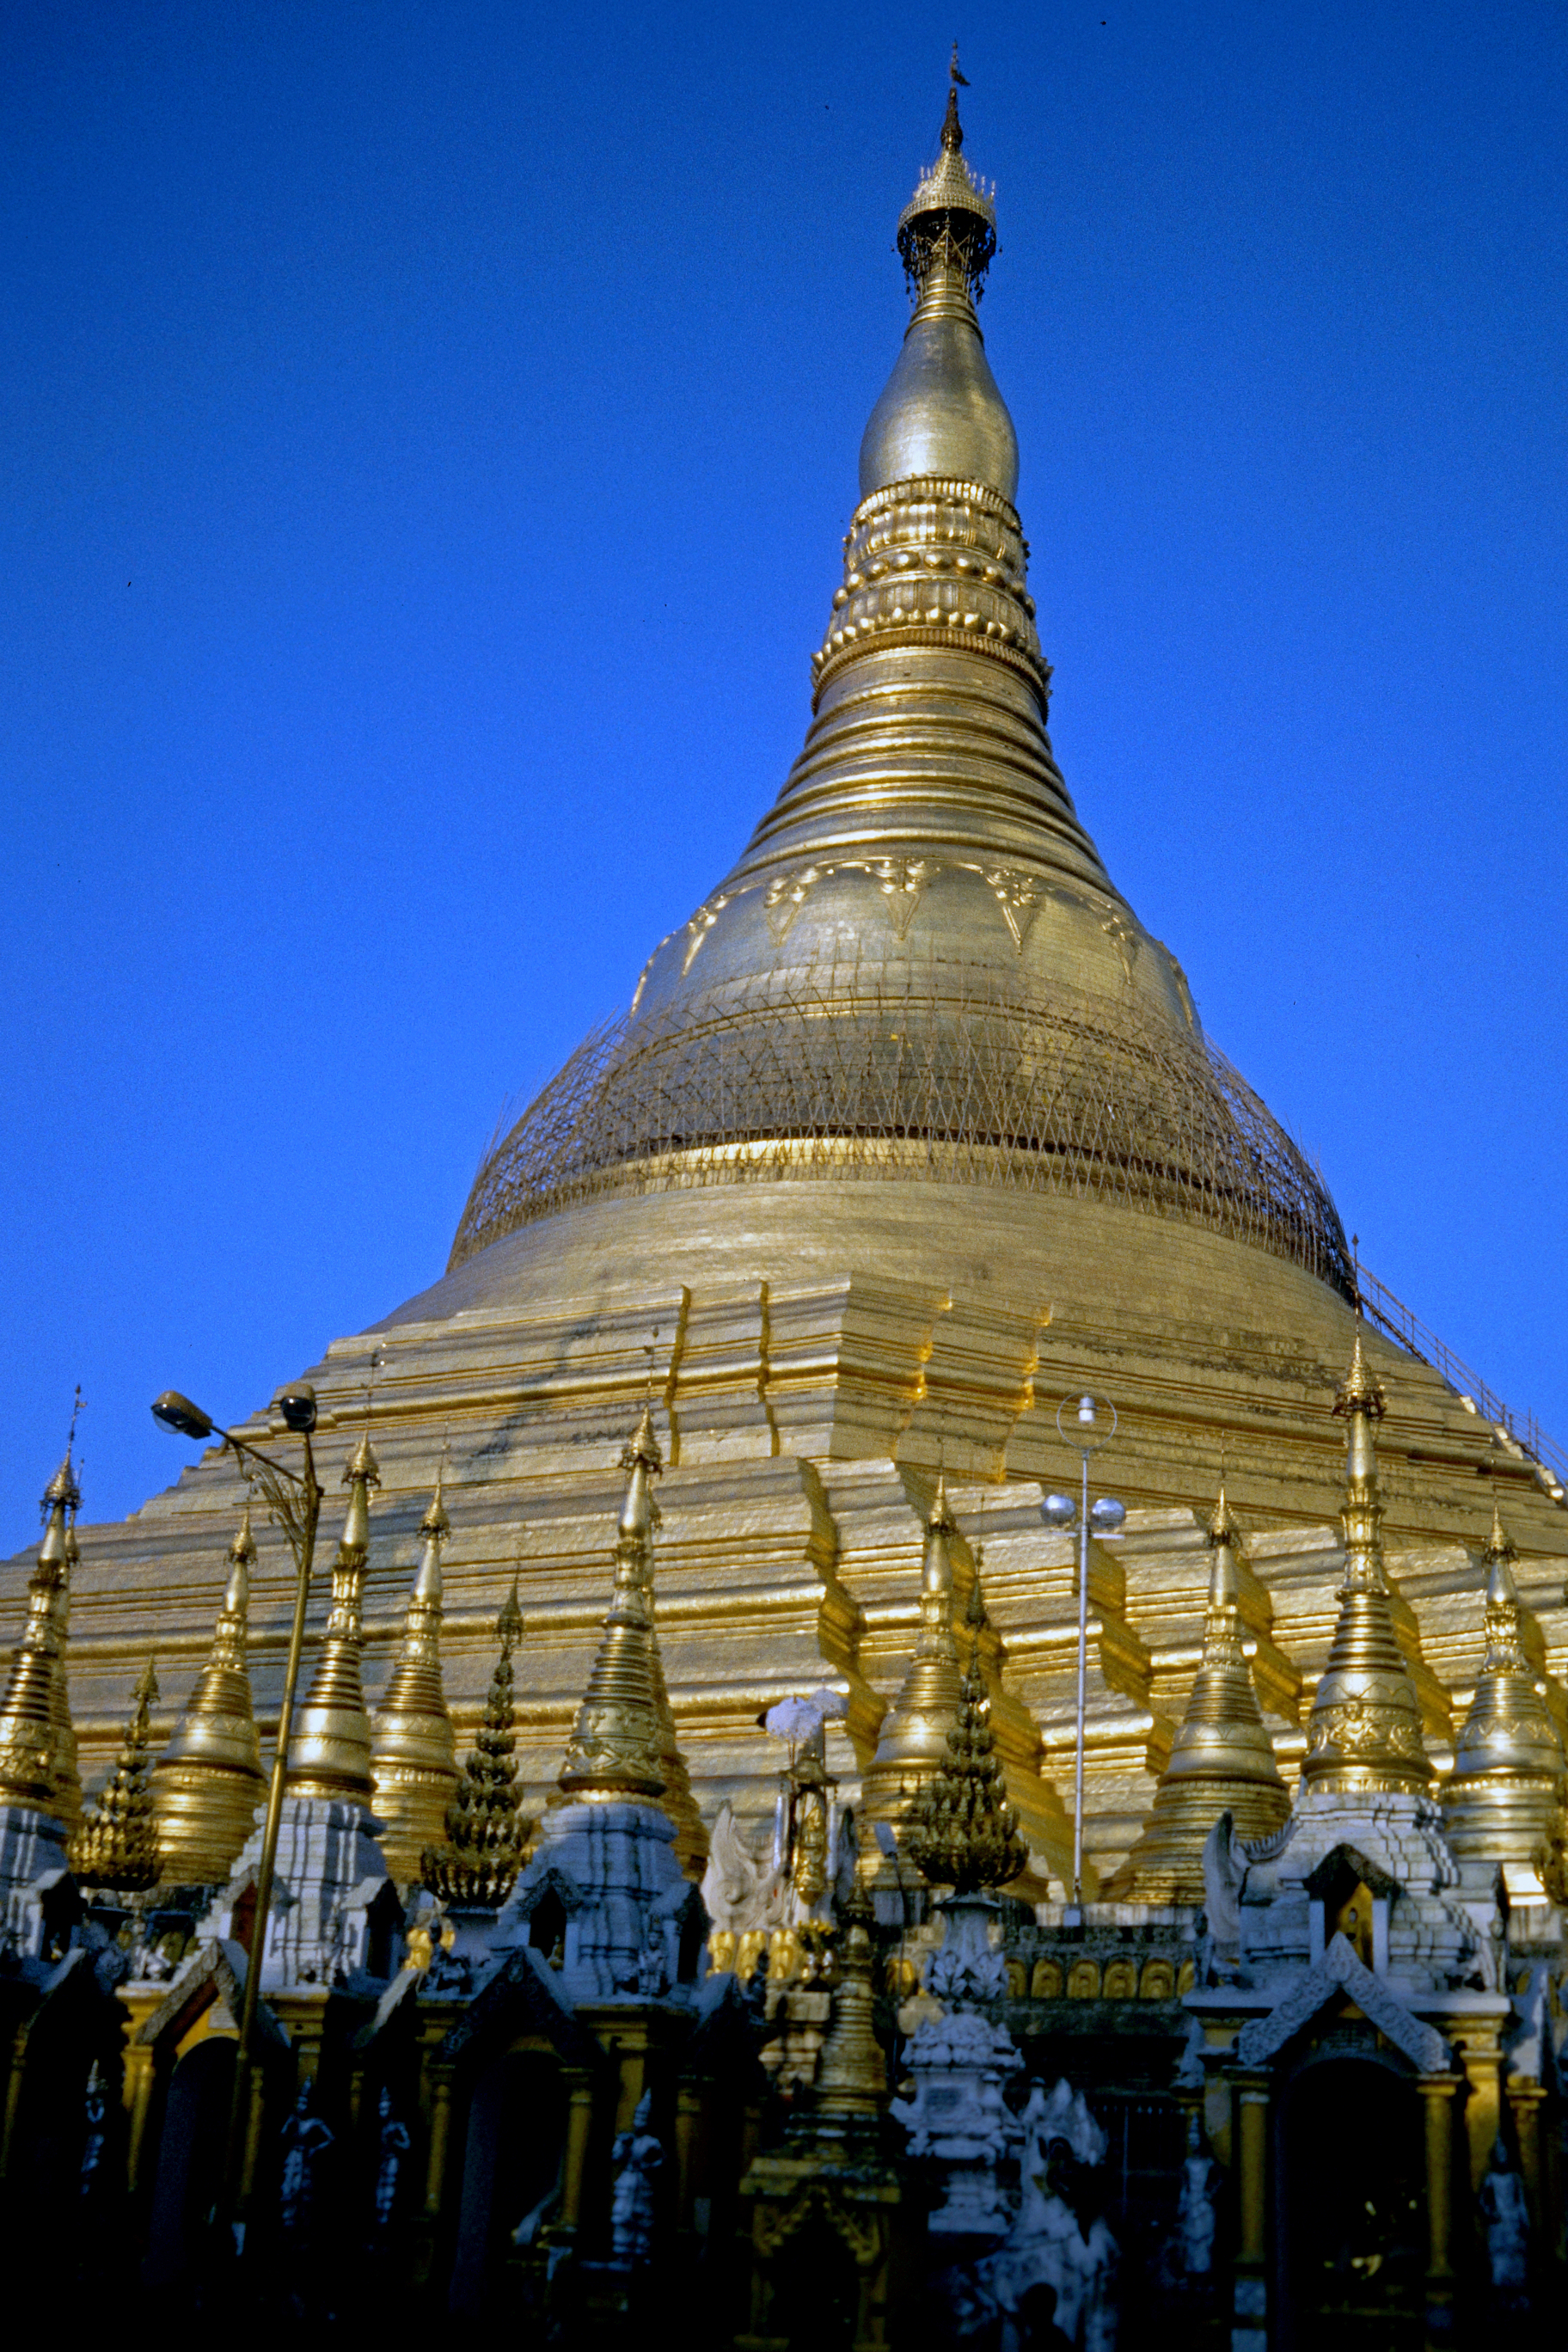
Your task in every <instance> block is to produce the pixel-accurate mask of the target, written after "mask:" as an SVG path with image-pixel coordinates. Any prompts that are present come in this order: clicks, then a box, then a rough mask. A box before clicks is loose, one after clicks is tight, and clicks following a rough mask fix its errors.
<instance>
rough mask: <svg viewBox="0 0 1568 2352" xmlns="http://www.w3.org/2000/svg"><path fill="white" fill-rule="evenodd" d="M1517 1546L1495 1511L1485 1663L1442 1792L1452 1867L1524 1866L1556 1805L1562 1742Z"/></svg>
mask: <svg viewBox="0 0 1568 2352" xmlns="http://www.w3.org/2000/svg"><path fill="white" fill-rule="evenodd" d="M1518 1558H1519V1549H1518V1547H1517V1545H1515V1544H1513V1543H1512V1542H1510V1539H1509V1537H1508V1534H1507V1532H1506V1531H1505V1529H1504V1527H1503V1523H1502V1515H1501V1513H1500V1510H1499V1509H1498V1508H1497V1507H1496V1506H1495V1505H1494V1506H1493V1509H1492V1526H1491V1534H1490V1536H1489V1538H1488V1541H1487V1548H1486V1554H1485V1564H1486V1571H1487V1588H1486V1616H1485V1629H1486V1643H1487V1651H1486V1657H1485V1660H1484V1661H1483V1663H1482V1666H1481V1671H1480V1674H1479V1676H1478V1677H1477V1681H1476V1695H1475V1697H1474V1698H1473V1699H1472V1700H1471V1702H1470V1708H1469V1712H1468V1715H1467V1716H1466V1717H1465V1722H1464V1728H1463V1729H1462V1730H1461V1732H1460V1734H1459V1738H1458V1747H1457V1749H1456V1752H1455V1757H1454V1769H1453V1771H1452V1772H1451V1773H1450V1774H1449V1776H1448V1778H1447V1780H1446V1781H1445V1782H1444V1784H1443V1790H1442V1795H1443V1827H1444V1832H1445V1834H1446V1835H1447V1841H1448V1843H1449V1845H1450V1846H1451V1847H1452V1849H1453V1851H1454V1853H1456V1854H1457V1855H1458V1858H1459V1859H1460V1861H1462V1862H1468V1861H1470V1860H1472V1859H1475V1860H1481V1861H1487V1862H1494V1863H1498V1862H1500V1863H1515V1864H1524V1865H1527V1866H1529V1865H1532V1864H1533V1863H1534V1861H1535V1857H1536V1855H1537V1854H1538V1853H1539V1852H1540V1851H1541V1849H1542V1846H1543V1845H1544V1844H1545V1843H1546V1842H1547V1840H1548V1839H1549V1837H1550V1836H1551V1834H1552V1830H1553V1828H1554V1826H1555V1824H1556V1822H1557V1820H1558V1816H1559V1813H1560V1811H1561V1810H1562V1806H1563V1780H1564V1772H1565V1770H1568V1766H1565V1764H1564V1759H1563V1742H1562V1739H1561V1738H1560V1737H1559V1734H1558V1730H1557V1727H1556V1725H1555V1724H1554V1723H1553V1721H1552V1715H1551V1711H1550V1709H1549V1708H1548V1706H1547V1704H1546V1699H1545V1696H1544V1685H1543V1683H1542V1676H1541V1673H1540V1669H1539V1668H1538V1667H1537V1666H1536V1665H1535V1664H1533V1663H1532V1662H1531V1657H1530V1655H1529V1653H1528V1652H1527V1650H1526V1648H1525V1632H1524V1626H1523V1622H1522V1612H1521V1608H1520V1600H1519V1588H1518V1586H1517V1584H1516V1583H1515V1581H1514V1573H1513V1569H1514V1562H1515V1561H1516V1560H1517V1559H1518Z"/></svg>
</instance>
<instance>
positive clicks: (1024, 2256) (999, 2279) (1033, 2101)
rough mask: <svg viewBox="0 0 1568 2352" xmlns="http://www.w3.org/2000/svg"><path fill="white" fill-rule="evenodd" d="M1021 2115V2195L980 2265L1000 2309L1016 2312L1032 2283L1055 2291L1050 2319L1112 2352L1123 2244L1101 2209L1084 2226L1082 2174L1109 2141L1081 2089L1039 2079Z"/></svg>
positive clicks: (1095, 2351)
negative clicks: (1000, 2238)
mask: <svg viewBox="0 0 1568 2352" xmlns="http://www.w3.org/2000/svg"><path fill="white" fill-rule="evenodd" d="M1019 2121H1020V2123H1021V2125H1022V2126H1023V2131H1024V2150H1023V2155H1022V2157H1021V2158H1020V2160H1019V2172H1020V2175H1021V2179H1022V2186H1023V2194H1022V2197H1021V2199H1020V2201H1019V2207H1018V2216H1017V2219H1016V2221H1015V2222H1014V2224H1013V2227H1012V2230H1011V2231H1009V2233H1008V2236H1007V2240H1006V2242H1005V2244H1004V2245H1003V2246H1001V2247H1000V2248H999V2249H998V2250H997V2252H995V2253H994V2254H993V2255H992V2256H991V2257H990V2258H989V2260H988V2261H986V2262H984V2263H982V2264H981V2265H980V2275H981V2278H982V2281H983V2283H984V2285H985V2287H986V2289H987V2290H988V2292H989V2293H990V2294H992V2295H994V2298H995V2301H996V2302H997V2303H998V2304H999V2305H1000V2306H1001V2307H1002V2309H1003V2310H1004V2311H1005V2312H1008V2313H1015V2314H1016V2313H1018V2312H1019V2311H1020V2310H1021V2309H1022V2307H1023V2304H1024V2299H1025V2297H1026V2295H1027V2294H1028V2293H1029V2290H1030V2289H1031V2288H1032V2287H1037V2286H1039V2285H1041V2284H1045V2285H1047V2286H1049V2287H1050V2288H1052V2289H1053V2290H1054V2291H1055V2294H1056V2310H1055V2318H1054V2324H1055V2325H1056V2326H1058V2327H1059V2328H1060V2330H1061V2332H1062V2334H1063V2335H1064V2336H1066V2337H1067V2338H1068V2342H1069V2343H1072V2344H1075V2345H1079V2346H1081V2347H1083V2352H1114V2347H1115V2343H1116V2323H1117V2295H1116V2273H1117V2267H1118V2263H1119V2262H1120V2258H1121V2257H1120V2250H1119V2248H1118V2246H1117V2243H1116V2241H1115V2239H1114V2238H1113V2237H1112V2236H1111V2234H1110V2229H1109V2228H1108V2227H1107V2225H1106V2222H1105V2220H1104V2218H1103V2216H1102V2215H1100V2214H1099V2213H1095V2214H1094V2215H1093V2216H1092V2218H1091V2219H1090V2220H1089V2227H1088V2229H1087V2230H1086V2229H1085V2228H1084V2226H1083V2219H1082V2216H1083V2214H1084V2212H1085V2211H1087V2210H1088V2208H1089V2202H1090V2199H1089V2196H1088V2195H1087V2194H1086V2190H1087V2189H1091V2188H1092V2186H1093V2184H1090V2183H1086V2182H1085V2181H1084V2180H1083V2179H1082V2177H1081V2176H1082V2175H1084V2174H1086V2173H1089V2172H1092V2171H1093V2170H1094V2169H1095V2168H1098V2167H1099V2166H1100V2164H1101V2163H1102V2162H1103V2161H1104V2158H1105V2151H1106V2147H1107V2145H1108V2143H1107V2140H1106V2136H1105V2134H1104V2132H1103V2131H1102V2130H1101V2129H1100V2126H1099V2124H1097V2123H1096V2122H1095V2119H1094V2117H1093V2116H1092V2115H1091V2114H1090V2112H1089V2105H1088V2102H1087V2101H1086V2100H1085V2098H1084V2095H1083V2094H1082V2092H1081V2091H1075V2090H1074V2089H1073V2088H1072V2085H1071V2084H1069V2083H1068V2082H1066V2081H1062V2082H1058V2084H1057V2085H1056V2088H1055V2089H1054V2090H1053V2091H1051V2092H1049V2093H1048V2094H1047V2091H1046V2089H1045V2087H1044V2085H1043V2084H1040V2083H1037V2084H1035V2085H1034V2088H1033V2089H1032V2090H1031V2092H1030V2094H1029V2098H1028V2102H1027V2104H1026V2106H1025V2108H1024V2112H1023V2115H1022V2116H1021V2117H1020V2118H1019Z"/></svg>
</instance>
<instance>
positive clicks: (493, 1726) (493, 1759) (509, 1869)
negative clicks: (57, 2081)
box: [419, 1577, 533, 1911]
mask: <svg viewBox="0 0 1568 2352" xmlns="http://www.w3.org/2000/svg"><path fill="white" fill-rule="evenodd" d="M496 1639H497V1641H498V1642H499V1643H500V1655H499V1656H498V1657H497V1659H496V1663H495V1671H494V1673H493V1674H492V1675H491V1676H490V1686H489V1694H488V1695H487V1696H486V1699H485V1712H484V1720H483V1721H482V1722H481V1724H480V1725H479V1737H478V1738H477V1740H476V1742H475V1745H474V1747H473V1748H472V1750H471V1751H470V1753H469V1756H468V1762H467V1763H466V1765H465V1766H464V1768H463V1770H462V1773H461V1775H460V1777H459V1778H458V1788H457V1794H456V1795H455V1796H454V1798H453V1800H452V1801H451V1803H450V1804H449V1805H448V1806H447V1818H446V1832H447V1836H446V1843H445V1844H442V1845H429V1846H426V1850H425V1852H424V1853H423V1855H422V1856H421V1857H420V1863H419V1872H420V1876H421V1878H422V1880H423V1882H424V1884H425V1885H426V1886H427V1887H428V1888H429V1889H430V1891H431V1893H432V1894H433V1895H436V1896H437V1897H438V1899H439V1900H440V1901H441V1902H443V1903H447V1904H450V1905H451V1906H453V1907H454V1908H455V1909H458V1910H488V1911H496V1910H499V1909H500V1906H501V1905H502V1904H503V1903H504V1902H505V1901H506V1898H507V1896H508V1895H510V1893H511V1890H512V1887H513V1886H514V1885H515V1884H516V1881H517V1874H518V1871H519V1869H520V1868H521V1864H522V1853H523V1846H524V1844H525V1843H526V1840H527V1836H528V1832H529V1831H530V1830H531V1828H532V1826H533V1824H532V1823H531V1822H525V1821H524V1820H523V1818H522V1809H521V1800H520V1797H519V1793H518V1786H517V1761H516V1749H517V1710H516V1706H515V1704H514V1701H513V1696H512V1671H511V1654H512V1652H513V1650H514V1649H515V1648H516V1647H517V1644H518V1643H519V1642H521V1639H522V1612H521V1609H520V1608H519V1607H518V1601H517V1580H516V1578H515V1577H514V1578H513V1579H512V1586H511V1592H510V1596H509V1598H508V1600H507V1602H506V1605H505V1607H504V1608H503V1609H502V1611H501V1612H500V1616H499V1617H498V1618H497V1620H496Z"/></svg>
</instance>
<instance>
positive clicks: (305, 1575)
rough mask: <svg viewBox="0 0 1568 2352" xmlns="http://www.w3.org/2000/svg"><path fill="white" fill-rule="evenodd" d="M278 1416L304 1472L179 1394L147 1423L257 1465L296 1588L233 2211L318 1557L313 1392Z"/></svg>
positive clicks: (241, 2078)
mask: <svg viewBox="0 0 1568 2352" xmlns="http://www.w3.org/2000/svg"><path fill="white" fill-rule="evenodd" d="M278 1410H279V1412H280V1413H281V1414H282V1416H283V1421H284V1425H285V1427H287V1428H289V1429H291V1430H292V1431H293V1432H294V1433H295V1434H296V1436H298V1437H299V1438H300V1440H301V1442H302V1444H303V1445H304V1449H305V1466H304V1469H303V1472H300V1471H298V1470H290V1469H289V1467H288V1465H286V1464H285V1463H282V1462H278V1461H275V1460H274V1459H273V1457H272V1455H271V1454H263V1453H262V1452H261V1450H260V1448H259V1447H258V1446H255V1445H252V1444H251V1443H250V1440H249V1439H248V1438H247V1437H237V1436H236V1435H235V1433H234V1432H233V1431H232V1430H231V1429H220V1428H219V1426H218V1424H217V1423H216V1422H215V1421H214V1419H213V1417H212V1415H211V1414H210V1413H206V1412H203V1411H202V1409H201V1407H200V1405H199V1404H193V1403H192V1402H191V1400H190V1398H189V1397H186V1396H181V1394H180V1393H179V1391H178V1390H177V1389H166V1390H165V1391H164V1392H163V1395H162V1396H161V1397H159V1398H158V1399H157V1400H156V1402H154V1404H153V1420H154V1421H156V1422H158V1423H161V1425H162V1426H163V1428H164V1429H167V1430H172V1431H173V1432H174V1435H175V1436H177V1437H194V1438H196V1439H198V1440H200V1441H202V1442H204V1443H205V1440H206V1439H208V1438H210V1437H216V1438H217V1439H218V1440H219V1441H220V1443H221V1444H225V1445H228V1446H232V1447H233V1449H234V1451H235V1453H236V1454H237V1455H238V1456H240V1457H241V1466H242V1467H244V1465H245V1464H246V1462H249V1463H252V1464H254V1465H255V1467H254V1469H253V1470H247V1473H246V1475H247V1476H249V1477H254V1478H255V1480H256V1483H257V1485H258V1486H259V1487H260V1489H261V1492H262V1494H263V1495H264V1496H265V1497H266V1500H267V1507H268V1512H269V1513H270V1514H271V1516H272V1517H273V1518H274V1519H275V1520H276V1521H277V1523H278V1525H279V1527H280V1528H282V1530H283V1533H284V1535H285V1536H286V1537H287V1538H288V1539H289V1549H290V1551H292V1553H293V1555H294V1565H295V1567H296V1569H297V1570H298V1571H299V1574H298V1580H297V1581H296V1584H295V1588H294V1622H293V1624H292V1625H291V1626H290V1628H289V1663H288V1665H287V1667H286V1669H285V1671H284V1675H283V1704H282V1706H281V1707H280V1709H279V1716H278V1739H277V1744H276V1746H275V1747H274V1748H273V1752H272V1780H271V1784H270V1786H269V1787H268V1791H267V1818H266V1821H265V1822H264V1824H263V1827H262V1832H261V1860H260V1863H259V1864H258V1868H257V1873H256V1910H255V1914H254V1917H253V1919H252V1924H251V1929H250V1958H249V1963H248V1965H247V1969H246V1971H245V1998H244V2000H242V2001H241V2003H240V2010H239V2040H238V2044H237V2048H236V2051H235V2062H234V2093H233V2097H232V2100H231V2103H230V2106H229V2116H228V2146H227V2150H226V2161H225V2165H224V2179H223V2187H224V2193H225V2197H226V2200H227V2201H229V2203H230V2205H231V2208H232V2205H233V2202H234V2199H235V2191H236V2188H237V2174H238V2172H239V2169H240V2167H241V2164H242V2162H243V2158H244V2153H245V2141H244V2135H245V2133H246V2131H247V2125H248V2118H249V2112H250V2070H251V2049H252V2045H253V2043H254V2042H255V2039H256V2011H257V2006H258V2002H259V2000H260V1998H261V1964H262V1961H263V1960H264V1959H265V1958H266V1955H267V1920H268V1913H269V1911H270V1909H271V1906H272V1876H273V1873H274V1871H275V1869H276V1867H277V1864H278V1833H279V1828H280V1826H281V1823H282V1820H283V1778H284V1774H285V1773H286V1771H287V1770H288V1768H289V1733H290V1731H291V1730H292V1728H293V1723H294V1691H295V1685H297V1684H298V1682H299V1679H300V1653H301V1651H302V1650H303V1648H304V1645H305V1611H306V1606H307V1603H308V1602H309V1600H310V1569H311V1564H312V1562H313V1561H314V1559H315V1556H316V1526H317V1522H318V1521H319V1519H320V1517H321V1501H322V1490H321V1486H320V1484H319V1483H318V1481H317V1477H316V1461H315V1456H314V1454H312V1453H311V1451H310V1433H311V1431H312V1430H313V1429H314V1428H315V1426H316V1391H315V1390H314V1389H313V1388H312V1387H311V1386H310V1382H309V1381H300V1382H299V1383H298V1385H297V1386H296V1387H294V1388H291V1389H285V1390H284V1391H283V1392H282V1394H281V1395H280V1396H279V1399H278ZM235 2251H236V2252H238V2251H239V2231H238V2230H236V2233H235Z"/></svg>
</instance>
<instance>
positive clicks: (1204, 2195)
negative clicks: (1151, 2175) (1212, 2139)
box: [1176, 2115, 1219, 2279]
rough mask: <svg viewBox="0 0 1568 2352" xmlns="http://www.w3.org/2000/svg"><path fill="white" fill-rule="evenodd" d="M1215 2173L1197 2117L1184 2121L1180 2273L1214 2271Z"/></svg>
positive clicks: (1178, 2211)
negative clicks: (1184, 2149)
mask: <svg viewBox="0 0 1568 2352" xmlns="http://www.w3.org/2000/svg"><path fill="white" fill-rule="evenodd" d="M1218 2179H1219V2172H1218V2168H1217V2166H1216V2165H1215V2160H1214V2158H1213V2157H1211V2156H1210V2154H1209V2152H1208V2149H1207V2147H1205V2144H1204V2129H1203V2126H1202V2124H1201V2123H1200V2122H1199V2121H1198V2118H1197V2116H1195V2115H1194V2116H1189V2118H1188V2121H1187V2153H1186V2158H1185V2161H1184V2164H1183V2166H1182V2194H1181V2200H1180V2202H1179V2203H1178V2205H1177V2207H1176V2246H1177V2251H1178V2253H1179V2255H1180V2260H1181V2268H1182V2274H1183V2276H1184V2278H1187V2279H1206V2278H1207V2277H1208V2276H1209V2275H1210V2274H1211V2273H1212V2272H1213V2269H1214V2238H1215V2189H1216V2187H1217V2185H1218Z"/></svg>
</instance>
